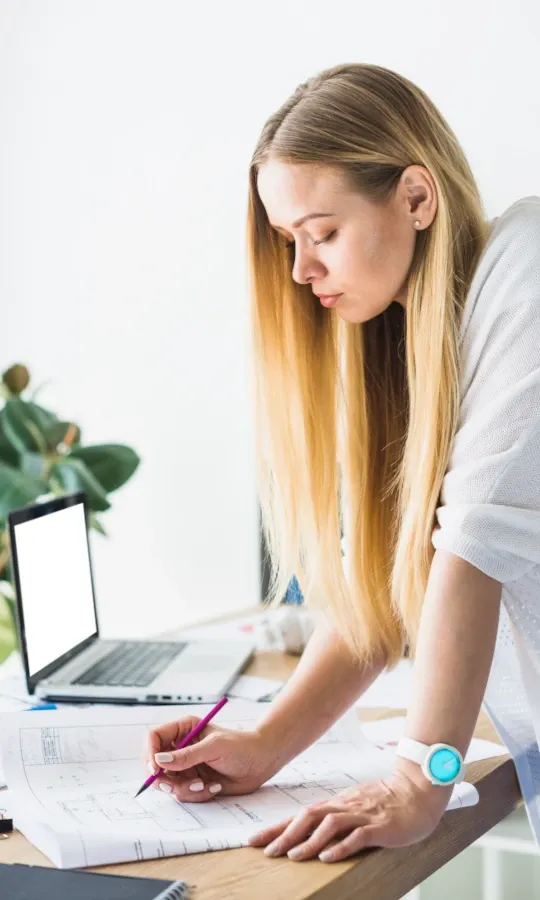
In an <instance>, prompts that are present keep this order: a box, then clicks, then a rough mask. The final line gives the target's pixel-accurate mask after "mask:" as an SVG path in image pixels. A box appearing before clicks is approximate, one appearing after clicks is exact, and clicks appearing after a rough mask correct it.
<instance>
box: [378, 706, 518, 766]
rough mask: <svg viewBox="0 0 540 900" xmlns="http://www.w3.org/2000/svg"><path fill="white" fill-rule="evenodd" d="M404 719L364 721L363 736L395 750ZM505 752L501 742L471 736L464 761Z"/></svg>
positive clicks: (403, 717)
mask: <svg viewBox="0 0 540 900" xmlns="http://www.w3.org/2000/svg"><path fill="white" fill-rule="evenodd" d="M405 721H406V719H405V716H393V717H392V718H391V719H378V720H377V721H376V722H364V723H363V725H362V730H363V732H364V734H365V736H366V737H367V738H369V740H370V741H373V743H374V744H376V745H377V746H378V747H380V748H381V747H384V748H385V749H393V750H395V747H396V745H397V743H398V741H399V740H400V738H401V737H402V736H403V733H404V730H405ZM507 753H508V750H507V749H506V747H504V746H503V745H502V744H495V743H494V742H493V741H484V740H482V739H481V738H473V739H472V741H471V743H470V746H469V749H468V751H467V755H466V757H465V763H472V762H478V760H480V759H490V758H491V757H495V756H506V754H507Z"/></svg>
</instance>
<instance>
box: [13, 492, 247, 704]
mask: <svg viewBox="0 0 540 900" xmlns="http://www.w3.org/2000/svg"><path fill="white" fill-rule="evenodd" d="M8 520H9V534H10V542H11V562H12V569H13V576H14V582H15V593H16V608H17V619H18V622H17V626H18V631H19V646H20V650H21V656H22V659H23V663H24V670H25V675H26V684H27V688H28V692H29V693H30V694H35V695H36V696H37V697H39V698H42V699H43V700H60V701H62V700H64V701H68V702H70V703H71V702H78V701H80V702H83V701H85V702H92V703H96V702H101V703H122V704H124V703H152V704H157V703H215V702H216V701H217V700H219V698H220V697H222V696H223V694H225V693H226V691H227V689H228V687H229V686H230V685H231V683H232V682H233V681H234V680H235V678H236V677H237V675H238V673H239V672H240V671H241V670H242V668H243V667H244V665H245V664H246V662H247V661H248V660H249V658H250V657H251V655H252V653H253V650H254V645H253V644H252V643H250V642H249V641H247V640H244V639H242V640H240V641H238V642H237V643H235V642H230V641H227V642H224V643H223V644H222V643H220V642H218V641H185V642H184V641H181V640H160V639H154V640H104V639H103V638H101V637H100V634H99V621H98V615H97V609H96V602H95V595H94V579H93V573H92V562H91V557H90V544H89V539H88V525H89V511H88V507H87V502H86V495H85V492H84V491H81V492H77V493H73V494H68V495H66V496H63V497H56V498H54V499H53V500H47V501H44V502H42V503H36V504H34V505H32V506H27V507H25V508H24V509H19V510H16V511H14V512H11V513H10V514H9V516H8ZM157 608H158V609H159V606H157ZM155 612H156V606H155V605H154V606H153V607H152V610H149V616H150V615H154V614H155Z"/></svg>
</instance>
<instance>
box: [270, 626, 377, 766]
mask: <svg viewBox="0 0 540 900" xmlns="http://www.w3.org/2000/svg"><path fill="white" fill-rule="evenodd" d="M384 665H385V663H384V661H383V659H380V660H378V661H377V662H376V663H375V664H374V665H372V666H371V667H365V666H364V667H363V666H361V665H360V664H359V663H358V661H355V660H354V659H353V656H352V654H351V652H350V650H349V649H348V647H347V645H346V644H345V643H344V641H343V640H342V638H340V637H339V635H338V634H337V633H336V632H335V631H333V630H332V629H331V628H330V626H329V625H328V624H327V623H326V622H324V621H323V622H321V623H320V624H319V625H318V626H317V628H316V629H315V631H314V633H313V635H312V637H311V639H310V641H309V643H308V645H307V647H306V649H305V651H304V653H303V655H302V658H301V660H300V662H299V664H298V666H297V668H296V670H295V672H294V674H293V675H292V676H291V678H290V679H289V681H288V683H287V685H286V687H285V688H284V689H283V691H281V692H280V694H278V696H277V697H276V699H275V700H274V701H273V702H272V704H271V706H270V708H269V710H268V713H267V715H266V716H265V717H264V719H263V720H262V721H261V722H260V724H259V726H258V731H259V733H260V734H261V735H263V737H264V739H265V741H267V742H268V743H269V744H270V745H273V746H275V748H276V752H277V753H278V756H279V759H278V760H277V761H276V764H277V763H279V767H281V766H283V765H285V763H286V762H288V761H289V760H290V759H293V758H294V757H295V756H296V755H297V754H298V753H300V752H301V751H302V750H304V749H305V748H306V747H308V746H309V745H310V744H312V743H313V741H315V740H317V738H318V737H320V735H321V734H323V733H324V732H325V731H326V730H327V729H328V728H329V727H330V726H331V725H332V724H333V723H334V722H335V721H337V719H339V717H340V716H342V715H343V714H344V713H345V712H346V710H347V709H348V708H349V706H350V705H351V703H353V702H354V700H356V699H357V698H358V697H359V696H360V695H361V694H362V693H363V692H364V691H365V690H366V689H367V688H368V687H369V685H370V684H371V683H372V682H373V681H374V680H375V678H376V677H377V675H379V673H380V672H381V671H382V669H383V668H384Z"/></svg>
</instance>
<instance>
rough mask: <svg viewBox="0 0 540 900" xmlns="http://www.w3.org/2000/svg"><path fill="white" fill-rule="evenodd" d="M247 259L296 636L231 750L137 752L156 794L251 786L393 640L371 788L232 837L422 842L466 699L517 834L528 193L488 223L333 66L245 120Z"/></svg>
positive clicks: (428, 124)
mask: <svg viewBox="0 0 540 900" xmlns="http://www.w3.org/2000/svg"><path fill="white" fill-rule="evenodd" d="M248 248H249V257H250V265H251V288H252V296H253V324H254V346H255V354H256V356H255V360H256V373H257V386H258V403H257V414H258V441H259V443H258V462H259V470H258V475H259V490H260V498H261V505H262V508H263V514H264V527H265V532H266V537H267V541H268V545H269V548H270V554H271V559H272V563H273V580H272V587H271V596H272V598H273V599H274V600H275V601H279V599H280V598H281V597H283V595H284V593H285V591H286V588H287V585H288V583H289V581H290V579H291V576H292V575H293V574H296V575H297V577H298V581H299V583H300V587H301V589H302V593H303V595H304V597H305V598H306V601H307V602H308V604H309V605H310V606H311V607H312V608H315V609H317V610H318V611H319V612H318V617H319V622H318V625H317V629H316V632H315V634H314V636H313V638H312V639H311V641H310V643H309V645H308V647H307V650H306V652H305V653H304V656H303V657H302V660H301V662H300V664H299V666H298V669H297V671H296V672H295V674H294V676H293V678H291V680H290V682H289V683H288V685H287V688H286V690H284V691H283V692H282V693H281V694H280V695H279V696H278V698H277V699H276V700H275V701H274V702H273V703H272V704H271V706H270V707H269V709H268V712H267V714H266V715H265V716H264V718H263V719H262V721H261V724H260V725H259V727H258V728H257V729H256V731H254V732H253V733H251V734H246V733H236V732H235V731H232V730H226V729H223V728H220V727H218V726H211V727H208V728H207V729H206V732H205V733H204V735H203V737H202V739H201V740H200V741H199V743H197V744H195V745H194V746H192V747H189V748H187V749H185V750H182V751H177V752H172V753H171V752H165V753H163V751H170V748H171V746H172V744H173V742H174V741H176V740H178V738H179V737H181V736H182V735H183V734H185V733H187V731H188V730H189V729H190V728H191V727H192V726H193V724H194V722H195V721H196V720H194V719H193V718H191V717H188V718H186V719H183V720H181V721H180V722H173V723H170V724H169V725H165V726H163V727H160V728H157V729H156V730H155V731H154V732H152V734H151V736H150V739H149V744H148V757H149V760H150V762H151V765H153V766H154V767H155V771H157V764H161V766H163V767H165V768H164V771H163V777H162V778H161V779H160V780H159V782H156V785H158V784H159V785H160V786H161V787H162V788H163V789H165V790H168V791H169V792H171V791H173V792H174V794H175V796H176V797H177V798H178V799H180V800H190V801H194V800H198V801H205V800H208V799H210V798H211V797H212V796H215V794H216V793H218V792H219V791H221V792H222V793H223V794H240V793H246V792H249V791H252V790H254V789H255V788H257V787H258V786H259V785H261V784H262V783H263V782H264V781H266V780H267V779H268V778H270V777H271V776H272V775H273V774H275V773H276V772H277V771H278V770H279V769H280V768H281V767H282V766H284V765H285V764H286V763H287V762H288V761H289V760H291V759H292V758H293V757H294V756H295V755H297V754H298V753H299V752H301V751H302V750H303V749H305V748H306V747H307V746H308V745H309V744H311V743H312V742H313V741H314V740H316V739H317V738H318V737H319V736H320V735H321V734H322V733H323V732H324V731H325V730H326V729H327V728H328V727H329V726H330V725H331V724H332V723H333V722H334V721H335V720H336V719H337V718H338V717H339V716H341V715H342V714H343V713H344V712H345V711H346V710H347V708H348V707H349V706H350V705H351V704H352V703H353V701H355V700H356V699H357V698H358V697H359V696H360V695H361V694H362V692H363V691H364V690H365V689H366V688H367V687H368V686H369V685H370V684H371V683H372V682H373V680H374V679H375V678H376V677H377V676H378V675H379V673H380V672H381V671H382V670H383V669H384V668H386V667H391V666H393V665H394V664H395V663H396V661H397V660H398V659H399V658H400V656H401V655H402V653H403V650H404V647H405V645H406V644H407V645H408V646H409V647H410V650H411V654H412V655H413V656H414V696H413V699H412V702H411V706H410V709H409V710H408V715H407V720H406V732H405V733H406V736H407V740H406V741H404V742H402V744H401V745H400V748H399V754H398V755H397V757H396V763H395V770H394V771H393V773H392V775H391V776H390V777H388V778H386V779H383V780H378V781H374V782H373V783H370V784H360V785H358V786H357V787H355V788H354V789H352V790H347V791H345V792H344V793H342V794H340V795H337V796H336V797H335V799H334V800H333V801H332V802H325V803H322V804H315V805H314V806H313V807H312V808H310V809H309V810H307V811H306V812H304V813H302V814H301V815H300V816H298V817H296V818H294V819H292V820H290V821H287V822H279V823H276V824H275V826H274V827H271V828H267V829H266V830H265V831H263V832H262V833H260V834H259V835H255V836H254V837H253V838H252V840H251V843H252V844H253V845H255V846H265V848H266V849H265V852H266V853H267V854H269V855H271V856H279V855H282V854H285V853H287V854H288V855H289V857H291V858H292V859H295V860H304V859H309V858H312V857H314V856H319V858H320V859H322V860H324V861H330V862H331V861H336V860H341V859H344V858H345V857H347V856H350V855H351V854H353V853H356V852H357V851H359V850H360V849H362V848H364V847H371V846H398V845H405V844H411V843H414V842H415V841H418V840H420V839H422V838H424V837H426V836H427V835H428V834H430V833H431V832H432V831H433V830H434V828H435V827H436V825H437V823H438V822H439V820H440V818H441V816H442V814H443V812H444V810H445V807H446V805H447V802H448V799H449V796H450V794H451V792H452V785H453V783H454V782H455V781H459V780H460V778H461V777H462V776H463V766H462V758H463V756H464V755H465V753H466V750H467V747H468V745H469V742H470V740H471V736H472V734H473V730H474V727H475V724H476V720H477V717H478V713H479V710H480V707H481V704H482V701H483V700H485V704H486V708H487V710H488V712H489V714H490V715H491V717H492V720H493V722H494V723H495V725H496V727H497V728H498V730H499V733H500V734H501V736H502V738H503V740H504V741H505V742H506V744H507V745H508V747H509V749H510V750H511V752H512V754H513V756H514V758H515V760H516V764H517V767H518V773H519V777H520V781H521V786H522V790H523V793H524V795H525V799H526V802H527V808H528V811H529V815H530V818H531V823H532V825H533V828H534V830H535V832H536V834H537V836H538V835H539V834H540V825H539V823H540V816H539V806H538V799H537V798H538V793H539V791H538V785H539V780H538V779H539V776H538V774H537V773H539V772H540V767H539V765H538V763H539V762H540V757H539V754H538V744H537V737H538V735H539V734H540V713H539V710H538V700H537V698H538V697H540V691H539V690H538V688H539V686H540V673H539V669H540V664H539V659H540V621H539V619H540V612H539V610H540V199H539V198H536V197H529V198H525V199H523V200H520V201H518V202H516V203H514V204H513V205H512V206H511V207H510V208H509V209H508V210H507V211H506V212H505V213H504V214H503V215H502V216H500V217H499V218H498V219H497V220H495V221H494V222H493V223H491V224H490V223H488V222H486V220H485V214H484V211H483V207H482V203H481V200H480V197H479V193H478V189H477V186H476V184H475V181H474V178H473V175H472V173H471V170H470V168H469V165H468V163H467V161H466V159H465V156H464V154H463V151H462V150H461V148H460V146H459V144H458V142H457V140H456V138H455V136H454V135H453V133H452V131H451V130H450V128H449V126H448V125H447V123H446V122H445V121H444V119H443V118H442V116H441V115H440V113H439V112H438V111H437V109H436V108H435V107H434V105H433V104H432V103H431V101H430V100H429V99H428V97H427V96H426V95H425V94H424V93H423V92H422V91H421V90H419V88H417V87H415V86H414V85H413V84H411V83H410V82H409V81H408V80H407V79H405V78H403V77H400V76H399V75H397V74H396V73H394V72H391V71H389V70H387V69H384V68H381V67H378V66H373V65H359V64H358V65H355V64H352V65H342V66H337V67H335V68H332V69H330V70H328V71H324V72H322V73H320V74H319V75H317V76H316V77H314V78H313V79H311V80H310V81H308V82H307V83H306V84H303V85H301V86H300V87H299V88H298V89H297V90H296V91H295V93H294V94H293V96H292V97H291V98H290V99H289V100H288V101H287V102H286V103H285V104H284V105H283V106H282V107H281V109H279V110H278V111H277V112H276V113H275V114H274V115H272V116H271V117H270V119H269V120H268V122H267V123H266V125H265V126H264V128H263V131H262V135H261V137H260V140H259V142H258V145H257V147H256V150H255V153H254V156H253V160H252V164H251V171H250V191H249V211H248ZM328 295H331V296H330V297H329V296H328ZM334 295H337V296H334ZM342 529H343V530H344V532H345V536H346V542H347V544H348V546H349V552H348V553H347V554H346V559H345V561H343V560H342V558H341V553H340V532H341V530H342ZM501 601H502V602H501ZM490 672H491V674H490ZM488 676H489V678H488ZM486 685H487V690H486ZM437 744H443V745H445V746H444V748H442V749H441V748H437V747H434V745H437ZM160 751H161V753H160ZM156 754H157V755H156Z"/></svg>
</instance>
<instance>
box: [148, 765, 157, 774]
mask: <svg viewBox="0 0 540 900" xmlns="http://www.w3.org/2000/svg"><path fill="white" fill-rule="evenodd" d="M148 771H149V772H150V775H155V774H156V772H157V769H156V767H155V765H154V763H151V762H149V763H148Z"/></svg>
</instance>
